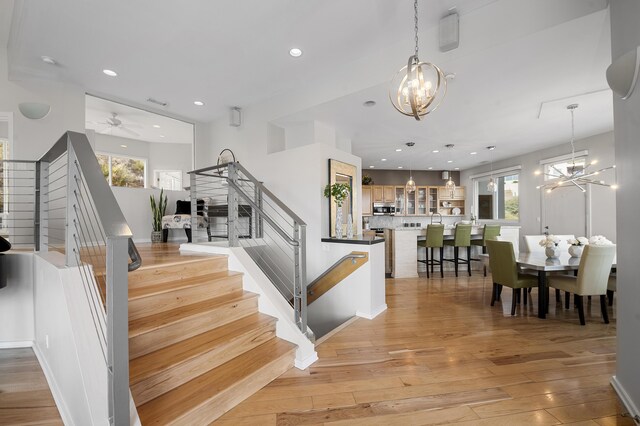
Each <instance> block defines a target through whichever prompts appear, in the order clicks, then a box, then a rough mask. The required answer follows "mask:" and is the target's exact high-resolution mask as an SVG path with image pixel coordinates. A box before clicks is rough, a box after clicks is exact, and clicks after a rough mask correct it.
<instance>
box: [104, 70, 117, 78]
mask: <svg viewBox="0 0 640 426" xmlns="http://www.w3.org/2000/svg"><path fill="white" fill-rule="evenodd" d="M102 72H103V73H104V74H105V75H108V76H109V77H117V76H118V73H117V72H115V71H113V70H102Z"/></svg>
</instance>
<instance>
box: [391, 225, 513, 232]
mask: <svg viewBox="0 0 640 426" xmlns="http://www.w3.org/2000/svg"><path fill="white" fill-rule="evenodd" d="M483 226H484V225H473V226H472V228H473V229H478V228H482V227H483ZM500 227H501V228H503V229H520V226H519V225H500ZM455 228H456V227H455V225H445V227H444V229H446V230H453V229H455ZM384 229H390V230H392V231H421V230H424V229H427V227H426V226H422V227H420V226H397V227H395V228H384Z"/></svg>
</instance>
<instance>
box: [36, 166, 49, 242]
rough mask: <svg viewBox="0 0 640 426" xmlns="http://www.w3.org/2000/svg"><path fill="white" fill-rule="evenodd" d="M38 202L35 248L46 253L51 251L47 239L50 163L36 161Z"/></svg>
mask: <svg viewBox="0 0 640 426" xmlns="http://www.w3.org/2000/svg"><path fill="white" fill-rule="evenodd" d="M35 184H36V194H35V195H36V200H35V201H36V202H35V208H36V211H35V216H34V230H33V237H34V240H35V241H34V246H35V249H36V251H40V252H45V251H48V250H49V240H48V238H47V226H48V224H49V209H48V208H47V205H48V203H49V163H48V162H46V161H36V182H35Z"/></svg>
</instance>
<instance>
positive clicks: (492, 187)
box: [487, 145, 498, 192]
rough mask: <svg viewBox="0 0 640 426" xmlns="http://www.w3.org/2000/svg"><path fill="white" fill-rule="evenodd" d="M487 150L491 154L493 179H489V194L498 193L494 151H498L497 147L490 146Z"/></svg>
mask: <svg viewBox="0 0 640 426" xmlns="http://www.w3.org/2000/svg"><path fill="white" fill-rule="evenodd" d="M487 149H488V150H489V153H490V154H491V177H490V178H489V183H488V184H487V191H488V192H496V191H497V190H498V184H497V183H496V181H495V179H493V150H494V149H496V147H495V145H491V146H488V147H487Z"/></svg>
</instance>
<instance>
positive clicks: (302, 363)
mask: <svg viewBox="0 0 640 426" xmlns="http://www.w3.org/2000/svg"><path fill="white" fill-rule="evenodd" d="M317 360H318V353H317V352H314V353H313V354H311V355H309V356H308V357H306V358H305V359H302V360H299V359H297V358H296V362H295V364H294V365H295V367H296V368H297V369H299V370H304V369H306V368H307V367H309V366H310V365H311V364H313V363H314V362H316V361H317Z"/></svg>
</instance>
